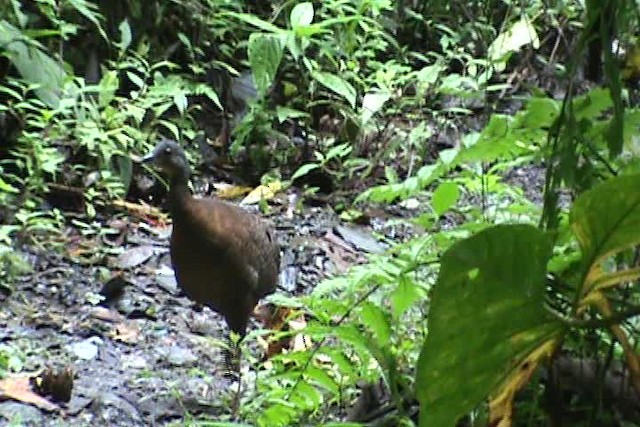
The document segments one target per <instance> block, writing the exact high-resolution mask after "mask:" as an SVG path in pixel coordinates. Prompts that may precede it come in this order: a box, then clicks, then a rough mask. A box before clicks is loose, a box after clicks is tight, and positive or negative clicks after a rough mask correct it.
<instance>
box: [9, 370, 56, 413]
mask: <svg viewBox="0 0 640 427" xmlns="http://www.w3.org/2000/svg"><path fill="white" fill-rule="evenodd" d="M2 399H13V400H17V401H20V402H23V403H29V404H31V405H34V406H36V407H38V408H40V409H43V410H45V411H55V410H56V409H58V405H56V404H54V403H52V402H50V401H49V400H47V399H45V398H44V397H42V396H40V395H39V394H37V393H35V392H34V391H33V390H32V389H31V378H29V377H10V378H5V379H3V380H0V400H2Z"/></svg>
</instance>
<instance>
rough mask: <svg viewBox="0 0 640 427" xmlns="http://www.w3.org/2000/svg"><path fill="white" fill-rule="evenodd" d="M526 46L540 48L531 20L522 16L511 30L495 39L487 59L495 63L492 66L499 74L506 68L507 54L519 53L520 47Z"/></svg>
mask: <svg viewBox="0 0 640 427" xmlns="http://www.w3.org/2000/svg"><path fill="white" fill-rule="evenodd" d="M528 44H531V45H532V47H533V48H534V49H538V48H539V47H540V39H539V38H538V33H537V32H536V29H535V28H534V27H533V25H532V24H531V20H530V19H529V18H528V17H527V16H523V17H522V18H521V19H520V20H519V21H518V22H516V23H515V24H513V26H511V28H509V29H508V30H507V31H505V32H504V33H502V34H500V35H498V37H496V39H495V40H494V41H493V43H491V45H490V46H489V50H488V52H487V54H488V56H489V59H491V60H492V61H496V62H497V63H496V64H495V65H494V66H495V68H496V71H498V72H501V71H503V70H504V69H505V66H506V62H505V61H504V60H505V57H506V56H507V55H508V54H509V53H512V52H517V51H519V50H520V48H521V47H522V46H525V45H528Z"/></svg>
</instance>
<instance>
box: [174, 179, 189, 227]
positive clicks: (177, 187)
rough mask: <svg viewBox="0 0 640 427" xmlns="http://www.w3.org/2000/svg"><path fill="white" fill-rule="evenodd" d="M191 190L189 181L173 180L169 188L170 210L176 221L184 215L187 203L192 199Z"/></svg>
mask: <svg viewBox="0 0 640 427" xmlns="http://www.w3.org/2000/svg"><path fill="white" fill-rule="evenodd" d="M191 197H192V196H191V190H189V186H188V185H187V180H182V179H181V180H173V181H172V182H171V184H170V186H169V209H170V211H171V216H172V217H173V219H174V221H175V219H176V218H179V217H181V216H183V215H184V212H183V211H185V210H186V209H185V208H186V206H187V205H188V203H187V201H188V200H189V199H191Z"/></svg>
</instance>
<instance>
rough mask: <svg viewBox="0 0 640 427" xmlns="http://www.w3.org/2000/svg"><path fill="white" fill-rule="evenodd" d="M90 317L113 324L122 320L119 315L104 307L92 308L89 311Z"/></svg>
mask: <svg viewBox="0 0 640 427" xmlns="http://www.w3.org/2000/svg"><path fill="white" fill-rule="evenodd" d="M91 316H92V317H94V318H96V319H99V320H104V321H105V322H113V323H115V322H119V321H120V320H122V315H121V314H120V313H118V312H117V311H113V310H110V309H108V308H106V307H93V308H92V309H91Z"/></svg>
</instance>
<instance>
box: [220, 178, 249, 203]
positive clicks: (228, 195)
mask: <svg viewBox="0 0 640 427" xmlns="http://www.w3.org/2000/svg"><path fill="white" fill-rule="evenodd" d="M213 187H214V188H215V189H216V196H218V197H220V198H221V199H237V198H238V197H240V196H244V195H245V194H247V193H249V192H250V191H251V187H243V186H240V185H232V184H226V183H223V182H220V183H216V184H213Z"/></svg>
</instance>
